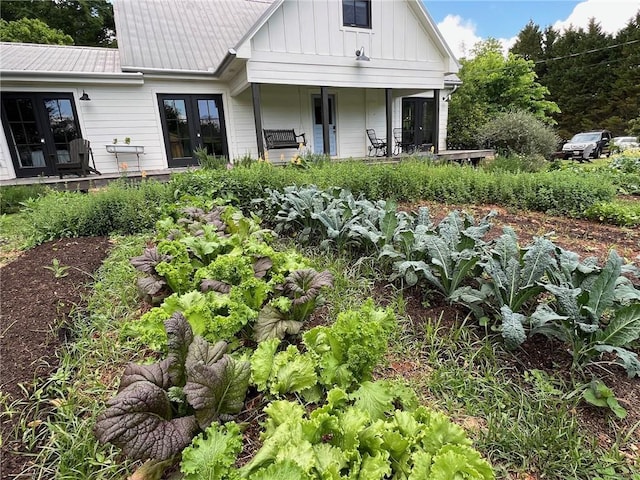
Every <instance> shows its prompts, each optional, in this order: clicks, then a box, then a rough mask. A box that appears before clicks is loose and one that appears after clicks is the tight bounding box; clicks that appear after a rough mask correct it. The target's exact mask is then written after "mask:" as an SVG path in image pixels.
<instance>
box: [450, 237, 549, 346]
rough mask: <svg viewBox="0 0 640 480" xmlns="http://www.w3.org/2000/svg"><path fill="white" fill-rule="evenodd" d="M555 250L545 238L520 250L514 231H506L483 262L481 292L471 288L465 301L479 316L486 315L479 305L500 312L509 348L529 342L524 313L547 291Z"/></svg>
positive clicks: (536, 240) (539, 238) (503, 332)
mask: <svg viewBox="0 0 640 480" xmlns="http://www.w3.org/2000/svg"><path fill="white" fill-rule="evenodd" d="M555 248H556V247H555V245H554V244H553V243H552V242H550V241H549V240H547V239H545V238H543V237H538V238H536V239H535V240H534V241H533V243H532V244H531V245H529V246H527V247H524V248H520V246H519V245H518V239H517V237H516V235H515V232H514V231H513V230H512V229H511V228H508V227H507V228H505V229H504V233H503V234H502V235H501V236H500V237H499V238H498V239H497V240H496V241H495V243H494V244H493V245H492V246H491V248H490V250H489V257H488V258H487V259H486V260H484V261H482V268H483V271H484V275H483V278H482V279H481V288H480V290H473V289H468V290H467V291H466V292H465V296H464V297H463V298H462V300H463V301H465V302H467V304H468V305H469V306H470V307H471V308H472V309H474V310H475V311H476V314H477V315H482V314H483V310H482V309H481V308H480V307H479V304H480V303H482V304H484V305H487V306H489V307H490V308H491V309H493V310H494V311H496V310H497V312H499V319H500V323H499V329H500V331H501V334H502V337H503V338H504V340H505V344H506V346H507V347H508V348H512V349H513V348H516V347H517V346H518V345H520V344H521V343H522V342H524V341H525V339H526V332H525V315H523V312H524V313H525V314H526V310H527V308H529V307H530V305H531V304H532V302H533V300H534V299H535V298H537V297H538V296H539V295H540V294H541V293H542V292H544V287H543V286H542V284H541V283H543V282H542V280H543V277H544V276H545V274H546V273H547V271H548V270H549V269H552V268H553V267H554V265H555V259H554V256H553V255H554V253H555ZM497 312H496V313H497Z"/></svg>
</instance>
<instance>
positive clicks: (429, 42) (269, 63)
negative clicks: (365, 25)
mask: <svg viewBox="0 0 640 480" xmlns="http://www.w3.org/2000/svg"><path fill="white" fill-rule="evenodd" d="M371 16H372V28H371V29H356V28H350V27H344V26H343V25H342V9H341V2H340V0H313V1H311V0H285V2H284V3H283V5H282V6H281V7H280V8H279V9H277V10H276V12H274V14H273V15H272V16H271V17H270V18H269V20H268V21H267V22H266V24H265V25H264V26H263V27H262V28H261V29H260V30H259V31H258V32H257V33H256V35H255V36H254V37H253V39H252V54H251V59H250V60H249V63H248V65H247V75H248V80H249V82H262V83H277V84H289V83H291V78H296V83H297V84H301V85H317V86H335V87H368V88H387V87H388V88H423V89H431V88H442V87H443V73H444V71H445V64H448V63H447V61H446V59H445V55H446V53H445V52H443V51H441V47H439V46H438V42H437V41H436V40H434V38H433V36H432V35H431V34H430V33H429V32H428V31H427V30H426V28H425V26H424V22H423V21H421V20H420V19H419V18H418V13H416V11H415V8H413V7H411V6H410V3H409V2H407V1H405V0H387V1H384V0H373V1H372V15H371ZM361 47H364V50H365V53H366V55H367V56H369V57H370V58H371V61H369V62H362V61H356V56H355V51H356V50H357V49H359V48H361Z"/></svg>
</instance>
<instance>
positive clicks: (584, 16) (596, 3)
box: [438, 0, 640, 58]
mask: <svg viewBox="0 0 640 480" xmlns="http://www.w3.org/2000/svg"><path fill="white" fill-rule="evenodd" d="M638 10H640V1H639V0H585V1H584V2H581V3H578V4H577V5H576V6H575V8H574V9H573V12H571V14H570V15H569V17H567V18H566V19H565V20H558V21H557V22H556V23H554V24H553V27H554V28H555V29H556V30H564V29H566V28H568V27H569V26H570V25H573V27H574V28H579V27H582V28H586V27H587V25H589V19H590V18H595V19H596V21H597V22H599V23H600V26H601V27H602V29H603V31H605V32H607V33H610V34H614V35H615V33H616V32H618V31H619V30H620V29H621V28H624V27H625V26H626V24H627V23H628V21H629V20H630V19H631V18H632V17H633V16H634V15H635V14H636V12H637V11H638ZM546 27H547V25H540V28H541V29H542V30H544V29H545V28H546ZM521 28H524V24H523V25H522V26H521ZM438 29H440V32H442V35H443V37H444V39H445V40H446V42H447V44H448V45H449V47H450V48H451V50H452V51H453V54H454V55H455V56H456V57H457V58H462V57H466V58H469V57H470V52H471V49H472V48H473V46H474V45H475V44H476V43H478V42H480V41H482V40H486V39H485V38H482V37H480V36H479V35H478V34H477V33H476V24H475V23H474V22H473V21H471V20H466V19H464V18H462V17H460V16H459V15H447V16H446V17H445V19H444V20H443V21H442V22H440V23H438ZM516 39H517V35H515V36H513V37H511V38H499V39H498V40H499V41H500V42H501V43H502V49H503V51H504V52H505V54H506V53H507V52H508V51H509V49H510V48H511V47H512V46H513V44H514V43H515V41H516Z"/></svg>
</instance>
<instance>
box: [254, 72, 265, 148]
mask: <svg viewBox="0 0 640 480" xmlns="http://www.w3.org/2000/svg"><path fill="white" fill-rule="evenodd" d="M251 97H252V98H253V118H254V120H255V125H256V143H257V145H258V157H259V158H264V140H263V138H262V112H261V110H260V84H259V83H252V84H251Z"/></svg>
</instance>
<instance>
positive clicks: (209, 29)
mask: <svg viewBox="0 0 640 480" xmlns="http://www.w3.org/2000/svg"><path fill="white" fill-rule="evenodd" d="M272 3H273V0H115V1H114V4H113V6H114V15H115V22H116V32H117V38H118V48H119V49H120V54H121V61H122V69H123V70H125V71H136V70H151V71H153V70H157V71H163V70H165V71H187V72H214V71H215V70H216V69H217V68H218V66H219V65H220V64H221V62H222V61H223V59H224V58H225V55H226V54H227V52H228V51H229V49H231V48H233V47H235V46H236V45H237V43H238V42H239V41H240V40H241V39H242V38H243V36H244V35H245V34H246V33H247V32H248V31H249V30H250V29H251V27H252V26H253V25H254V24H255V23H256V22H257V21H258V20H259V19H260V18H261V16H262V15H263V14H264V13H265V12H266V11H267V9H268V8H269V7H270V6H271V4H272Z"/></svg>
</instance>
